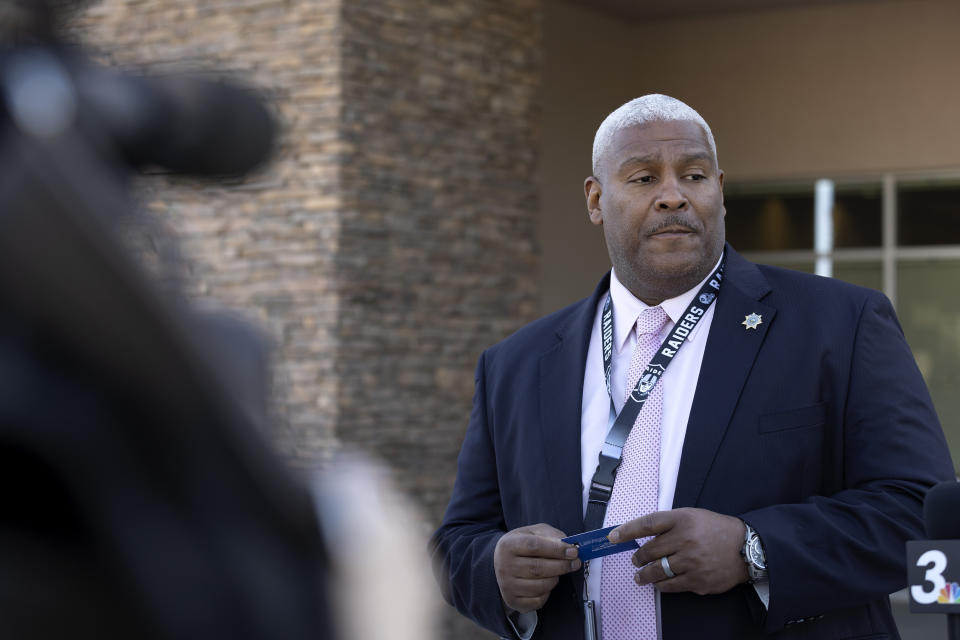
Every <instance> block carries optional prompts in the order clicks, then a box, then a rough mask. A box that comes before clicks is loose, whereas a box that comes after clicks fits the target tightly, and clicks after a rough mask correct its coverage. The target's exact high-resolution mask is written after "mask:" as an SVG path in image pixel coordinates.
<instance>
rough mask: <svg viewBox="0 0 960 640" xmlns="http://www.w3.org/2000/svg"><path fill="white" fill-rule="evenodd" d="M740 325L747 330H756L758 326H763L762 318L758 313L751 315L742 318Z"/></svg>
mask: <svg viewBox="0 0 960 640" xmlns="http://www.w3.org/2000/svg"><path fill="white" fill-rule="evenodd" d="M740 324H742V325H743V326H745V327H746V328H747V329H756V328H757V327H758V326H759V325H761V324H763V316H761V315H760V314H759V313H751V314H750V315H748V316H744V318H743V322H741V323H740Z"/></svg>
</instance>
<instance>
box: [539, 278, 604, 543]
mask: <svg viewBox="0 0 960 640" xmlns="http://www.w3.org/2000/svg"><path fill="white" fill-rule="evenodd" d="M609 288H610V276H609V274H607V276H606V277H604V278H603V280H601V281H600V284H599V285H597V288H596V290H595V291H594V292H593V295H592V296H590V298H588V299H587V300H585V301H584V302H582V303H580V305H579V308H578V309H577V310H576V311H575V312H574V313H573V314H572V316H571V319H570V321H569V322H567V324H566V325H564V326H563V327H561V328H560V329H558V331H557V345H556V347H555V348H553V349H552V350H550V351H548V352H547V353H545V354H544V355H543V356H542V357H541V359H540V416H541V420H540V428H541V430H542V434H541V435H542V438H543V443H544V456H545V458H546V463H547V477H548V479H549V481H550V484H551V486H552V487H553V501H554V504H555V505H557V514H558V516H559V520H558V526H559V527H560V529H562V530H563V531H564V532H565V533H566V534H568V535H571V534H574V533H580V532H582V531H583V503H582V499H581V496H582V487H581V484H580V476H581V469H580V414H581V411H582V403H583V375H584V370H585V363H586V360H587V349H588V348H589V346H590V332H591V331H592V329H593V320H594V316H595V315H596V311H597V304H598V302H599V300H600V296H601V295H604V294H606V292H607V290H608V289H609Z"/></svg>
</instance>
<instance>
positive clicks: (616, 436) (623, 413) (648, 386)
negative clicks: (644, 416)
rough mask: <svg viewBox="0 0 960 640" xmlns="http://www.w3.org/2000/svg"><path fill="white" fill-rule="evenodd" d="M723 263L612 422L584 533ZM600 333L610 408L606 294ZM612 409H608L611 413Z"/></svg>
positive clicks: (593, 524)
mask: <svg viewBox="0 0 960 640" xmlns="http://www.w3.org/2000/svg"><path fill="white" fill-rule="evenodd" d="M723 267H724V261H723V260H722V259H721V260H720V266H718V267H717V269H716V271H714V272H713V274H711V276H710V277H709V278H707V281H706V282H705V283H704V284H703V286H702V287H700V291H699V292H698V293H697V295H696V296H694V298H693V300H692V301H691V302H690V304H689V305H688V306H687V310H686V311H685V312H684V314H683V317H682V318H681V319H680V322H678V323H676V324H675V325H674V326H673V330H672V331H671V332H670V335H669V336H667V339H666V340H664V341H663V344H661V345H660V348H659V349H658V350H657V353H656V354H655V355H654V356H653V359H652V360H650V363H649V364H647V368H646V369H645V370H644V372H643V375H641V376H640V379H639V380H637V384H636V386H635V387H634V388H633V391H632V392H631V393H630V396H629V397H628V398H627V400H626V402H624V404H623V408H622V409H621V410H620V413H619V414H618V415H617V417H616V420H614V421H613V426H612V427H610V431H609V432H608V433H607V437H606V440H605V441H604V443H603V447H601V448H600V460H599V463H598V465H597V470H596V472H594V474H593V480H591V481H590V496H589V499H588V501H587V514H586V516H585V517H584V530H585V531H592V530H593V529H599V528H600V527H601V526H603V517H604V515H606V512H607V503H608V502H609V501H610V495H611V494H612V493H613V483H614V480H615V478H616V475H617V467H619V466H620V461H621V459H622V458H623V445H624V444H625V443H626V441H627V437H628V436H629V435H630V430H631V429H632V428H633V423H634V422H636V419H637V416H638V415H639V414H640V410H641V409H643V404H644V403H645V402H646V401H647V398H648V397H649V396H650V392H651V391H652V390H653V388H654V387H655V386H656V384H657V382H659V381H660V378H661V377H663V374H664V372H665V371H666V370H667V366H669V364H670V363H671V362H673V357H674V356H675V355H677V351H679V350H680V347H681V346H682V345H683V343H684V342H685V341H686V339H687V337H688V336H689V335H690V333H691V332H692V331H693V330H694V328H695V327H696V326H697V324H698V323H699V322H700V320H701V318H703V316H705V315H706V313H707V309H709V308H710V305H711V304H713V301H714V300H715V299H716V297H717V294H718V293H719V292H720V283H721V282H722V281H723ZM600 333H601V336H602V338H603V374H604V378H605V379H606V383H607V394H608V395H609V396H610V402H611V406H612V403H613V393H612V388H611V386H610V369H611V367H612V363H613V303H612V302H611V298H610V294H609V293H608V294H607V299H606V301H605V302H604V303H603V315H602V316H601V320H600ZM612 411H613V409H611V412H612Z"/></svg>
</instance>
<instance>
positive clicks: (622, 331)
mask: <svg viewBox="0 0 960 640" xmlns="http://www.w3.org/2000/svg"><path fill="white" fill-rule="evenodd" d="M720 260H723V255H722V254H721V256H720V258H719V259H718V260H717V263H716V264H715V265H713V269H711V270H710V273H708V274H707V276H706V277H705V278H704V279H703V280H701V281H700V282H698V283H697V284H696V285H695V286H693V287H692V288H691V289H688V290H687V291H685V292H683V293H681V294H680V295H678V296H677V297H675V298H670V299H668V300H664V301H663V302H661V303H660V307H661V308H662V309H663V310H664V311H666V312H667V316H668V317H669V318H670V321H671V322H670V323H668V327H667V329H672V328H673V325H675V324H676V323H677V321H678V320H680V318H681V317H682V316H683V313H684V311H686V310H687V306H689V304H690V302H691V301H692V300H693V297H694V296H695V295H697V292H698V291H700V287H702V286H703V284H704V283H705V282H706V281H707V278H709V277H710V276H712V275H713V272H714V271H716V269H717V267H719V266H720ZM610 298H611V300H612V302H613V344H614V346H615V348H616V349H617V353H619V352H620V350H621V349H623V346H624V344H626V342H627V338H629V337H630V334H631V332H633V325H634V324H636V322H637V317H638V316H639V315H640V314H641V313H643V311H644V310H645V309H649V308H650V305H648V304H647V303H646V302H644V301H642V300H640V299H639V298H637V297H636V296H634V295H633V294H632V293H630V290H629V289H627V288H626V287H625V286H624V285H623V283H622V282H620V279H619V278H618V277H617V271H616V269H611V271H610ZM702 325H703V323H702V322H699V323H697V326H696V327H695V328H694V329H693V331H691V332H690V335H689V336H687V340H689V341H691V342H692V341H694V340H696V339H697V334H698V333H700V327H701V326H702Z"/></svg>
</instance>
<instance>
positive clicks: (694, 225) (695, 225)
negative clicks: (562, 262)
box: [647, 213, 703, 235]
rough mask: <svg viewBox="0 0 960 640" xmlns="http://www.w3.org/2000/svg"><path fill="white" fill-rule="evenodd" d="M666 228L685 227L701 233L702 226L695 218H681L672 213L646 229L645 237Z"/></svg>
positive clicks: (681, 216)
mask: <svg viewBox="0 0 960 640" xmlns="http://www.w3.org/2000/svg"><path fill="white" fill-rule="evenodd" d="M668 227H686V228H687V229H689V230H690V231H693V232H695V233H699V232H701V231H703V225H702V224H700V221H699V220H697V219H696V218H695V217H692V216H683V215H680V214H676V213H674V214H671V215H669V216H667V217H666V218H663V219H662V220H660V221H658V222H657V224H655V225H654V226H653V227H651V228H649V229H647V235H653V234H655V233H659V232H660V231H663V230H664V229H666V228H668Z"/></svg>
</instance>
